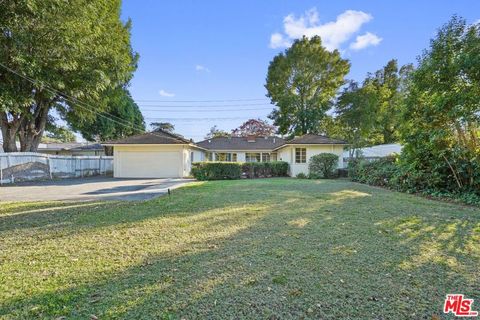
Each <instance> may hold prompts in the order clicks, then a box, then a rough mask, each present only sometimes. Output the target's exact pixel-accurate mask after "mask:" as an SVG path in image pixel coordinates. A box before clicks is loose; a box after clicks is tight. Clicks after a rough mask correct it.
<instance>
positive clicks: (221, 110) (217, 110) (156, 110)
mask: <svg viewBox="0 0 480 320" xmlns="http://www.w3.org/2000/svg"><path fill="white" fill-rule="evenodd" d="M141 110H142V111H148V112H236V111H256V110H273V108H250V109H235V110H227V109H210V110H201V109H198V110H175V109H164V110H159V109H145V108H143V107H142V108H141Z"/></svg>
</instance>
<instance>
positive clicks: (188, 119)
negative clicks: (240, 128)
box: [145, 117, 251, 122]
mask: <svg viewBox="0 0 480 320" xmlns="http://www.w3.org/2000/svg"><path fill="white" fill-rule="evenodd" d="M250 118H251V117H227V118H222V117H220V118H151V117H146V118H145V119H150V120H155V121H175V122H176V121H220V120H246V119H250Z"/></svg>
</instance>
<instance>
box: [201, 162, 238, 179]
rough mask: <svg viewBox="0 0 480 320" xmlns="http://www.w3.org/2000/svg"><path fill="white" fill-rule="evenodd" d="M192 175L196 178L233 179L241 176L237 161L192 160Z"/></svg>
mask: <svg viewBox="0 0 480 320" xmlns="http://www.w3.org/2000/svg"><path fill="white" fill-rule="evenodd" d="M192 176H193V177H194V178H195V179H197V180H233V179H240V178H241V177H242V166H241V164H240V163H238V162H194V163H192Z"/></svg>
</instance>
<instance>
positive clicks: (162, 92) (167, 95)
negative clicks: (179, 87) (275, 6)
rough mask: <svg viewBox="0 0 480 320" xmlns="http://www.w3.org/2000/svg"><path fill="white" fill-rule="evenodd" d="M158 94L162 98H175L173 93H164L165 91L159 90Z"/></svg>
mask: <svg viewBox="0 0 480 320" xmlns="http://www.w3.org/2000/svg"><path fill="white" fill-rule="evenodd" d="M158 93H159V94H160V95H161V96H162V97H169V98H171V97H175V93H171V92H167V91H165V90H163V89H162V90H160V91H159V92H158Z"/></svg>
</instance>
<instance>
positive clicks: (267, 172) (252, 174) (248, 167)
mask: <svg viewBox="0 0 480 320" xmlns="http://www.w3.org/2000/svg"><path fill="white" fill-rule="evenodd" d="M242 172H243V173H244V174H245V175H246V176H247V178H269V177H286V176H288V162H285V161H271V162H244V163H243V164H242Z"/></svg>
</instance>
